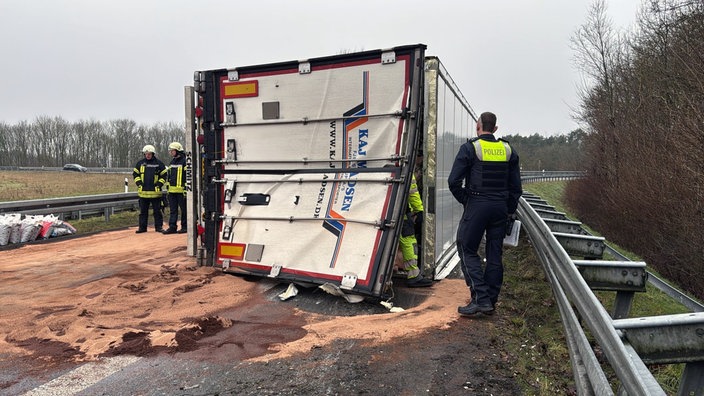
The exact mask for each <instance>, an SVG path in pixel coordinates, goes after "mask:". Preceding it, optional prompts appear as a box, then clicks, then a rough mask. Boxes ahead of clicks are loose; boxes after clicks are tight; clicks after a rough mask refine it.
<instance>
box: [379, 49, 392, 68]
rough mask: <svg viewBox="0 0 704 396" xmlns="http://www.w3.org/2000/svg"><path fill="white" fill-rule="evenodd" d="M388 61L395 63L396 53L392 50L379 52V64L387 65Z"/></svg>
mask: <svg viewBox="0 0 704 396" xmlns="http://www.w3.org/2000/svg"><path fill="white" fill-rule="evenodd" d="M389 63H396V53H395V52H394V51H386V52H382V53H381V64H382V65H387V64H389Z"/></svg>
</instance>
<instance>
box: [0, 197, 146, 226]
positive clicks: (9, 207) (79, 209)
mask: <svg viewBox="0 0 704 396" xmlns="http://www.w3.org/2000/svg"><path fill="white" fill-rule="evenodd" d="M135 209H139V198H138V197H137V193H136V192H131V193H130V192H128V193H116V194H99V195H83V196H79V197H65V198H48V199H32V200H27V201H10V202H0V214H1V213H22V214H25V215H47V214H54V215H56V216H57V217H59V218H60V219H62V220H65V219H78V220H80V219H82V218H83V217H84V216H95V215H97V214H99V215H103V216H105V221H108V220H110V215H112V214H114V213H115V212H118V211H121V210H135Z"/></svg>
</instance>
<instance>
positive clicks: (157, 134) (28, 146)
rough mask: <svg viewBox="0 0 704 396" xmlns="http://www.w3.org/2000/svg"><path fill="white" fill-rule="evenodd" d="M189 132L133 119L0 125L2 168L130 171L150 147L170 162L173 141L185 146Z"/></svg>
mask: <svg viewBox="0 0 704 396" xmlns="http://www.w3.org/2000/svg"><path fill="white" fill-rule="evenodd" d="M184 139H185V129H184V127H183V125H180V124H178V123H175V122H168V123H156V124H152V125H140V124H137V123H136V122H135V121H133V120H128V119H118V120H111V121H95V120H79V121H75V122H70V121H67V120H64V119H63V118H61V117H48V116H39V117H37V118H36V119H35V120H34V121H33V122H28V121H21V122H19V123H17V124H8V123H5V122H1V121H0V166H19V167H22V166H46V167H61V166H63V165H64V164H66V163H78V164H81V165H83V166H86V167H101V168H131V167H133V166H134V164H135V163H137V161H139V159H141V158H142V148H143V147H144V146H145V145H147V144H151V145H153V146H154V147H155V148H156V151H157V152H156V155H157V158H160V159H161V160H162V161H166V162H168V159H169V156H168V146H169V143H171V142H174V141H177V142H180V143H181V144H184V143H185V142H184Z"/></svg>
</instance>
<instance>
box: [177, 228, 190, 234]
mask: <svg viewBox="0 0 704 396" xmlns="http://www.w3.org/2000/svg"><path fill="white" fill-rule="evenodd" d="M177 232H178V233H179V234H185V233H187V232H188V230H186V229H185V228H181V229H180V230H178V231H177Z"/></svg>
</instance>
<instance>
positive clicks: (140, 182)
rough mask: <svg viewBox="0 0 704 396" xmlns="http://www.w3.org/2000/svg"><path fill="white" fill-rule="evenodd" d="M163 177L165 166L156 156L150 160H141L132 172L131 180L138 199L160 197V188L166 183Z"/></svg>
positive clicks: (164, 175)
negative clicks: (134, 185) (135, 187)
mask: <svg viewBox="0 0 704 396" xmlns="http://www.w3.org/2000/svg"><path fill="white" fill-rule="evenodd" d="M165 177H166V166H164V163H163V162H161V161H160V160H159V159H157V158H156V156H153V157H152V159H150V160H147V159H146V158H142V159H141V160H140V161H139V162H137V165H135V166H134V169H133V170H132V178H133V179H134V182H135V184H136V185H137V195H138V196H139V197H140V198H159V197H161V187H162V186H163V185H164V183H166V179H164V178H165Z"/></svg>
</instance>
